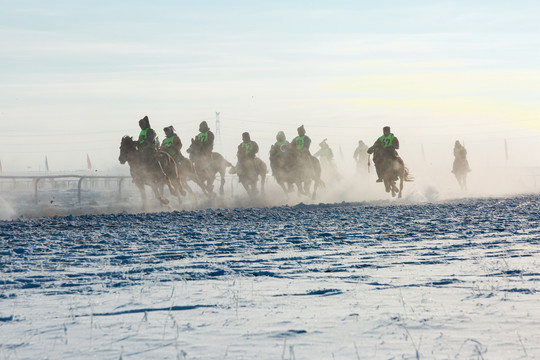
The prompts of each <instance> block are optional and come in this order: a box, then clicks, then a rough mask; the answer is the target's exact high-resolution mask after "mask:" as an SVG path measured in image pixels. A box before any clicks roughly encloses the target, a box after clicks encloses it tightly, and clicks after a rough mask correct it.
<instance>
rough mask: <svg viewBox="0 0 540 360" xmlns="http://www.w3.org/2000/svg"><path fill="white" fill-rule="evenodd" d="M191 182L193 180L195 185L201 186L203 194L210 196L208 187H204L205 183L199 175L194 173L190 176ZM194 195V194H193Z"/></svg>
mask: <svg viewBox="0 0 540 360" xmlns="http://www.w3.org/2000/svg"><path fill="white" fill-rule="evenodd" d="M189 178H190V180H192V181H193V182H195V184H197V185H199V187H200V188H201V190H202V191H203V194H205V195H210V193H209V192H208V189H207V188H206V186H205V185H204V182H203V181H202V180H201V178H200V177H199V175H197V173H192V174H191V175H190V176H189ZM192 193H193V192H192Z"/></svg>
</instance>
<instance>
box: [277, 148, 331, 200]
mask: <svg viewBox="0 0 540 360" xmlns="http://www.w3.org/2000/svg"><path fill="white" fill-rule="evenodd" d="M270 167H271V168H272V175H273V176H274V178H275V179H276V181H277V183H278V184H279V186H281V188H282V189H283V191H284V192H285V194H287V195H288V193H289V192H292V191H293V184H295V185H296V188H297V190H298V195H306V196H309V197H311V198H312V199H315V198H316V196H317V190H318V188H319V186H324V182H323V181H322V179H321V172H322V170H321V163H320V162H319V159H317V158H316V157H315V156H313V155H310V154H301V153H299V152H298V151H297V150H296V149H295V148H294V147H293V146H291V145H290V144H284V145H281V146H280V147H279V148H277V147H272V149H271V150H270ZM312 183H313V185H314V186H313V191H311V184H312Z"/></svg>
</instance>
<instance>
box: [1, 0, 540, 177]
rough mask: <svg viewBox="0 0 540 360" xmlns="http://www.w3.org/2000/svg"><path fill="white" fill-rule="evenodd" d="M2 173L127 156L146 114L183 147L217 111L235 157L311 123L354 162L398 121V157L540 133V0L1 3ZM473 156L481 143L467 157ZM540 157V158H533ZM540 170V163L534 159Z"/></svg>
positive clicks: (519, 147) (225, 143)
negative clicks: (244, 143)
mask: <svg viewBox="0 0 540 360" xmlns="http://www.w3.org/2000/svg"><path fill="white" fill-rule="evenodd" d="M0 9H1V10H2V11H0V43H1V44H2V47H3V49H2V53H1V55H0V79H1V81H0V132H1V134H2V141H1V142H0V160H1V161H2V164H3V168H4V171H8V170H10V169H13V170H24V169H26V168H27V167H28V166H30V167H32V169H34V170H36V169H38V168H40V166H41V167H43V166H42V164H43V158H44V156H45V155H47V156H48V158H49V164H50V165H51V168H52V169H54V170H71V169H80V168H84V166H85V161H86V154H87V153H88V154H90V157H91V158H92V159H93V161H94V165H95V167H96V168H98V169H101V170H105V169H108V168H110V167H113V166H116V165H117V157H118V145H119V142H120V138H121V137H122V136H123V135H125V134H130V135H133V136H136V135H137V134H138V126H137V121H138V120H139V119H140V118H142V117H143V116H144V115H148V116H149V117H150V120H151V124H152V126H153V127H154V128H155V129H156V131H157V132H158V134H159V135H162V128H163V127H164V126H167V125H170V124H172V125H174V126H175V127H176V128H177V131H178V133H179V134H180V137H181V139H182V141H183V142H184V144H187V143H189V138H190V137H192V136H194V135H195V134H196V132H197V128H198V124H199V122H200V121H201V120H208V121H209V123H210V125H211V128H214V126H213V125H214V120H215V111H220V112H221V123H222V129H221V133H222V144H221V145H222V152H224V154H225V155H226V156H227V157H229V158H230V159H229V160H231V161H233V160H234V159H233V157H234V153H235V149H236V146H237V144H238V143H239V142H240V141H241V137H240V134H241V133H242V132H243V131H250V132H251V134H252V137H253V138H254V140H256V141H258V142H259V144H260V145H261V154H260V155H261V157H262V158H263V159H264V160H266V159H267V151H268V148H269V146H270V144H271V143H272V142H273V140H274V136H275V134H276V133H277V131H278V130H284V131H285V132H286V134H287V135H288V137H289V138H291V137H292V136H293V135H295V131H296V128H297V127H298V126H299V125H301V124H304V125H305V127H306V129H307V130H308V134H309V135H311V137H312V138H313V140H314V144H317V143H318V142H319V141H320V140H322V139H323V138H325V137H327V138H328V139H329V143H330V144H331V145H332V144H333V145H334V147H336V148H337V147H338V146H339V145H341V146H342V148H343V151H344V152H345V153H346V156H347V157H349V152H351V151H352V149H354V146H355V145H356V142H357V141H358V139H363V140H364V141H365V142H367V143H372V142H373V141H374V140H375V138H376V137H377V136H378V135H379V134H380V132H381V130H380V129H381V127H382V126H383V125H386V124H389V125H391V126H392V128H393V130H394V132H395V133H396V135H397V136H399V137H400V141H401V143H402V155H404V156H409V157H410V158H413V157H417V156H418V154H419V149H420V144H423V145H424V147H425V148H426V149H427V151H428V152H431V151H433V152H434V151H436V150H437V149H443V150H445V151H446V148H447V147H449V148H450V149H449V150H448V154H449V155H448V156H450V157H451V147H452V145H453V141H454V140H455V139H456V138H459V139H464V140H466V142H467V144H468V147H469V148H470V153H472V154H471V156H473V157H474V153H475V152H476V153H477V156H478V158H479V160H481V159H483V157H482V156H487V155H482V156H480V154H479V152H480V151H486V154H487V153H489V152H491V153H492V154H493V151H500V150H501V149H502V147H501V146H500V144H501V142H502V141H503V139H505V138H508V139H509V142H510V144H511V149H515V151H516V152H518V151H519V152H522V153H529V154H530V153H531V151H536V149H534V150H533V149H532V148H531V149H529V148H528V147H527V146H530V145H531V144H532V143H535V142H538V140H540V139H539V137H540V133H539V132H540V116H539V115H538V114H539V111H540V101H539V100H540V66H539V64H540V50H539V49H540V40H539V39H540V24H539V22H538V20H537V19H538V18H539V15H540V3H539V2H537V1H516V2H511V3H510V2H506V1H504V2H503V1H479V2H478V1H477V2H468V1H448V2H432V1H409V2H403V1H382V2H377V3H375V2H359V1H332V2H325V1H310V2H291V1H273V2H264V3H255V2H248V1H202V2H194V1H155V2H147V1H0ZM471 150H472V151H471ZM535 154H538V151H536V153H535ZM532 161H533V163H534V162H536V163H539V162H540V159H538V155H536V157H533V159H532Z"/></svg>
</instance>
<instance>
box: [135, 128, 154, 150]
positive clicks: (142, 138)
mask: <svg viewBox="0 0 540 360" xmlns="http://www.w3.org/2000/svg"><path fill="white" fill-rule="evenodd" d="M148 130H150V128H147V129H144V130H142V131H141V133H140V134H139V144H144V143H145V142H147V141H148ZM156 138H157V135H154V138H153V139H152V142H150V143H148V144H147V146H148V147H153V146H155V145H156Z"/></svg>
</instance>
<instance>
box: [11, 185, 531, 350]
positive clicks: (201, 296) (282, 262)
mask: <svg viewBox="0 0 540 360" xmlns="http://www.w3.org/2000/svg"><path fill="white" fill-rule="evenodd" d="M370 183H372V181H370ZM377 185H378V184H377ZM406 186H408V189H409V190H408V192H406V193H405V199H403V200H401V201H397V200H393V199H391V198H390V197H389V196H388V197H386V196H385V197H384V198H380V199H371V198H369V196H368V195H366V194H364V197H367V199H366V200H365V201H349V202H337V203H333V204H331V203H318V202H314V203H313V204H304V203H299V201H296V202H294V203H293V202H291V203H289V205H284V206H283V205H282V206H272V205H273V204H270V205H271V206H260V205H261V204H258V203H257V202H256V201H252V200H246V199H245V198H244V197H242V196H240V195H238V196H237V198H236V199H230V200H228V201H229V203H228V205H229V206H228V208H224V207H221V206H222V205H223V204H224V203H223V202H222V203H216V202H214V203H211V204H210V203H207V204H204V203H203V204H200V206H201V207H207V208H206V209H200V210H181V211H174V210H173V211H166V212H163V211H157V210H156V211H154V212H150V213H136V212H135V211H126V210H118V211H114V210H115V208H113V207H112V206H110V207H109V208H107V209H105V211H103V210H104V209H103V208H102V209H101V212H103V213H104V214H87V215H81V216H73V215H70V216H67V217H36V218H33V217H28V216H24V217H19V218H15V219H12V220H5V221H0V243H1V263H0V269H1V270H0V276H1V278H0V281H1V286H0V359H44V358H47V359H75V358H77V359H90V358H92V359H131V358H133V359H135V358H137V359H142V358H148V359H389V358H396V359H401V358H405V359H416V358H420V359H423V358H429V359H432V358H433V359H477V358H478V359H522V358H523V359H526V358H540V296H539V293H538V289H539V288H540V272H539V270H538V268H539V265H540V195H538V194H530V195H512V196H506V197H502V196H497V197H470V198H465V197H458V198H454V199H446V198H445V199H441V198H440V196H439V197H438V198H437V196H436V195H433V190H429V188H425V189H427V190H425V189H424V190H422V191H420V190H418V189H417V190H416V191H413V190H411V188H412V187H413V185H412V184H408V185H406ZM416 186H418V185H416ZM373 189H377V191H379V192H382V189H381V187H380V185H378V186H377V187H375V184H373ZM238 191H239V190H238ZM420 193H421V195H422V196H420V195H419V194H420ZM238 194H240V193H238ZM383 195H386V194H384V193H383ZM28 196H30V198H31V197H32V194H29V195H28ZM43 196H50V195H46V194H45V195H43ZM84 196H86V197H85V199H87V198H88V196H89V194H84ZM321 196H322V197H324V193H322V194H321ZM434 197H435V198H436V199H434ZM73 199H76V195H75V196H74V197H73ZM134 199H135V198H134ZM137 200H138V199H137ZM274 200H275V199H274ZM74 201H75V200H74ZM133 201H135V200H133ZM44 202H45V201H44ZM54 204H55V202H49V206H50V207H52V206H53V205H54ZM86 204H87V205H86V206H87V207H90V205H88V203H86ZM98 205H99V203H98V202H94V203H93V207H92V209H93V210H92V211H95V209H97V208H98V207H99V206H98ZM120 205H121V204H117V206H118V207H119V208H120V207H121V206H120ZM251 205H253V206H251ZM4 206H5V207H6V208H7V205H6V204H4ZM27 206H28V207H30V205H27ZM41 206H44V205H43V204H42V205H41ZM71 206H73V207H74V208H76V206H75V205H74V204H71ZM239 207H240V208H239ZM60 210H61V209H60V208H57V209H56V211H57V212H58V213H60V214H61V213H62V211H60ZM158 210H159V209H158ZM5 211H6V210H4V213H5ZM11 211H15V212H19V213H20V211H21V207H20V206H19V207H18V208H16V207H12V210H11ZM51 211H52V210H51ZM77 211H78V212H81V209H80V208H78V210H77ZM92 211H90V212H89V213H92ZM107 212H111V213H109V214H107Z"/></svg>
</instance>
